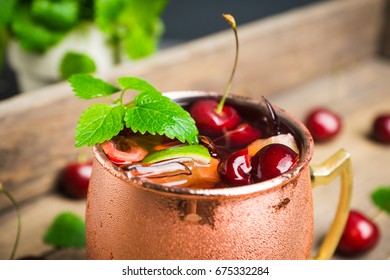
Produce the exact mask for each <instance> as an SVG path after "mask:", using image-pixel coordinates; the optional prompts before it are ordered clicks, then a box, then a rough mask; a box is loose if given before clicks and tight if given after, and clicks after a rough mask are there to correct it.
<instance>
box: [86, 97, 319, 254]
mask: <svg viewBox="0 0 390 280" xmlns="http://www.w3.org/2000/svg"><path fill="white" fill-rule="evenodd" d="M245 102H246V101H245ZM279 113H280V114H282V115H283V116H285V117H286V116H288V115H286V113H285V112H282V111H280V112H279ZM290 117H291V116H288V118H290ZM291 125H292V126H293V129H294V130H297V132H298V133H297V137H300V138H302V139H300V141H302V143H304V146H303V147H304V148H303V149H304V153H303V154H302V155H301V159H300V161H299V163H298V164H297V166H296V167H295V168H294V169H293V170H291V171H290V172H288V174H286V175H285V176H280V177H277V178H275V179H274V180H270V181H267V182H266V183H264V184H263V183H261V184H254V185H250V186H246V187H236V188H230V189H221V190H213V191H215V192H209V193H207V191H205V190H199V192H196V191H195V192H193V191H191V190H183V191H182V193H180V192H179V193H173V192H171V193H170V191H171V190H166V189H164V188H162V187H161V186H158V185H155V186H147V185H144V184H142V183H140V182H138V181H137V180H135V179H134V180H132V179H131V180H130V179H126V178H125V177H124V176H122V175H121V174H120V173H119V171H118V170H116V168H115V167H114V166H113V164H112V163H111V162H109V161H108V160H107V159H106V158H105V156H104V154H103V153H102V151H101V149H100V148H99V146H96V147H94V155H95V160H94V165H93V173H92V178H91V182H90V187H89V193H88V199H87V210H86V225H87V255H88V258H89V259H307V258H309V257H310V251H311V245H312V236H313V205H312V191H311V181H310V171H309V167H308V163H309V161H310V159H311V157H312V149H313V144H312V140H311V137H310V135H309V134H308V132H307V131H306V129H305V128H304V127H303V126H302V125H301V124H300V123H299V122H298V121H296V120H295V119H294V118H293V117H291Z"/></svg>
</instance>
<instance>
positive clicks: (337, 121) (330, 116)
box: [306, 107, 342, 142]
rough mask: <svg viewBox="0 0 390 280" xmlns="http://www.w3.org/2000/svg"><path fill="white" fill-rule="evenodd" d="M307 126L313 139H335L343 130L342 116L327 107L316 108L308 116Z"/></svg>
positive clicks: (321, 140) (323, 140) (322, 140)
mask: <svg viewBox="0 0 390 280" xmlns="http://www.w3.org/2000/svg"><path fill="white" fill-rule="evenodd" d="M306 126H307V128H308V129H309V131H310V133H311V135H312V136H313V139H314V140H315V141H318V142H325V141H329V140H331V139H333V138H334V137H335V136H336V135H337V134H338V133H339V132H340V130H341V127H342V123H341V118H340V117H339V116H338V115H337V114H336V113H334V112H332V111H330V110H329V109H327V108H322V107H319V108H316V109H314V110H312V111H311V112H310V113H309V114H308V116H307V118H306Z"/></svg>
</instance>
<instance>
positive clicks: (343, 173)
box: [311, 149, 353, 260]
mask: <svg viewBox="0 0 390 280" xmlns="http://www.w3.org/2000/svg"><path fill="white" fill-rule="evenodd" d="M311 175H312V186H313V188H315V187H316V186H318V185H327V184H329V183H330V182H332V181H333V180H334V179H335V178H337V177H338V176H340V177H341V190H340V198H339V202H338V206H337V211H336V214H335V216H334V218H333V223H332V225H331V227H330V230H329V231H328V233H327V235H326V237H325V239H324V241H323V242H322V245H321V247H320V249H319V250H318V253H317V256H316V257H315V258H314V259H316V260H326V259H330V258H331V257H332V256H333V254H334V252H335V250H336V248H337V245H338V243H339V241H340V238H341V235H342V234H343V231H344V227H345V224H346V222H347V219H348V214H349V209H350V204H351V196H352V182H353V180H352V164H351V156H350V154H349V153H348V152H346V151H345V150H343V149H341V150H339V151H338V152H336V153H335V154H334V155H332V156H331V157H330V158H328V159H327V160H325V161H324V162H323V163H322V164H319V165H313V166H311Z"/></svg>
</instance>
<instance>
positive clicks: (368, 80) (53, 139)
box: [0, 0, 390, 259]
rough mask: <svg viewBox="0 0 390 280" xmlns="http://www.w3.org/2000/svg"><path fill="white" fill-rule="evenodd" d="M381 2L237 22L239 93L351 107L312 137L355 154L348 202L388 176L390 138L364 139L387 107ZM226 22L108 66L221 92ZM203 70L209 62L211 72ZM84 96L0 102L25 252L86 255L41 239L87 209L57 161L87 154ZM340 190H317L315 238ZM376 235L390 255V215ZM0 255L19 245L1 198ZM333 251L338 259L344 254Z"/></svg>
mask: <svg viewBox="0 0 390 280" xmlns="http://www.w3.org/2000/svg"><path fill="white" fill-rule="evenodd" d="M385 2H386V1H384V0H353V1H350V0H344V1H329V2H324V3H321V4H317V5H313V6H309V7H307V8H304V9H298V10H295V11H292V12H289V13H286V14H282V15H279V16H276V17H272V18H270V19H266V20H262V21H259V22H255V23H252V24H249V25H246V26H242V27H241V28H240V27H239V36H240V42H241V52H240V62H239V69H238V70H237V76H236V78H235V81H234V86H233V91H234V92H236V93H238V94H242V95H248V96H252V97H260V96H261V95H265V96H266V97H267V98H268V99H269V100H270V101H271V102H272V103H274V104H276V105H278V106H280V107H282V108H284V109H286V110H287V111H290V112H291V113H293V114H294V115H296V116H297V117H298V118H301V119H303V117H304V115H305V113H306V112H307V111H308V110H309V109H310V108H312V107H314V106H315V105H320V104H328V105H329V106H330V107H331V108H332V109H334V110H336V111H338V112H339V113H340V114H341V115H342V116H343V121H344V129H343V132H342V134H341V135H340V136H339V137H338V138H337V139H335V141H332V142H331V143H328V144H323V145H316V149H315V157H314V159H313V162H314V163H319V162H321V161H323V160H325V159H326V158H327V157H329V156H330V155H331V154H332V153H333V152H336V151H337V150H338V149H339V148H341V147H343V148H345V149H346V150H348V151H349V152H350V153H351V155H352V161H353V171H354V181H355V184H354V196H353V199H352V206H353V207H354V208H357V209H359V210H361V211H363V212H366V213H370V215H373V214H372V213H376V211H375V208H374V206H373V204H372V203H371V201H370V197H369V195H370V192H371V191H372V189H373V188H375V187H376V186H378V185H382V184H390V175H389V172H388V170H387V169H386V164H387V162H388V160H389V159H390V148H389V147H388V146H385V145H380V144H378V143H375V142H373V141H372V140H370V139H369V138H368V136H367V135H368V133H369V130H370V125H371V122H372V119H373V117H374V116H375V115H376V114H377V113H379V112H382V111H390V79H389V76H390V64H389V62H388V61H387V60H386V59H384V58H380V57H376V53H377V50H378V42H379V35H380V34H381V30H382V23H383V22H384V19H383V11H384V5H385ZM233 46H234V45H233V38H232V34H231V32H230V31H226V32H221V33H218V34H215V35H212V36H209V37H206V38H203V39H200V40H197V41H194V42H191V43H188V44H185V45H180V46H177V47H173V48H170V49H167V50H164V51H161V52H160V53H158V54H157V55H156V56H154V57H153V58H151V59H148V60H144V61H141V62H138V63H136V64H124V65H121V66H119V67H117V68H115V69H113V70H112V71H110V72H108V73H101V74H100V76H101V77H103V78H105V79H107V80H109V81H114V80H115V79H116V78H117V77H120V76H124V75H137V76H141V77H143V78H145V79H148V80H149V81H151V82H152V83H153V84H155V85H156V86H157V87H158V88H160V89H161V90H163V91H171V90H185V89H204V90H223V88H224V85H225V83H226V80H227V77H228V74H229V69H230V67H231V64H232V60H233V51H234V48H233ZM205 69H207V71H206V70H205ZM87 106H88V104H87V103H86V102H83V101H79V100H77V99H76V98H74V97H73V96H72V93H71V90H70V88H69V86H68V84H66V83H59V84H56V85H53V86H48V87H45V88H43V89H41V90H37V91H35V92H30V93H25V94H22V95H20V96H18V97H15V98H12V99H10V100H7V101H4V102H2V103H0V128H1V129H0V159H1V160H0V180H1V181H2V182H3V183H4V185H5V186H6V187H7V188H8V189H9V190H10V192H12V193H13V194H14V196H15V197H16V199H17V200H18V201H19V203H20V207H21V212H22V220H23V226H22V235H21V240H20V246H19V249H18V251H17V256H18V257H19V256H25V255H39V254H42V253H45V252H48V254H47V257H48V258H54V259H80V258H81V259H82V258H84V257H85V254H84V252H83V250H81V251H78V250H76V251H69V250H65V251H56V252H54V253H53V252H51V248H50V246H48V245H45V244H44V243H43V241H42V237H43V234H44V231H45V230H46V228H47V227H48V226H49V224H50V222H51V221H52V219H53V218H54V216H55V215H57V214H58V213H59V212H61V211H66V210H70V211H73V212H75V213H78V214H79V215H80V216H83V215H84V209H85V201H84V200H79V201H74V200H70V199H67V198H64V197H62V196H61V195H60V194H58V193H56V191H55V187H54V186H55V181H56V177H57V175H58V172H59V170H61V168H62V167H63V166H65V165H66V164H67V163H69V162H70V161H73V160H76V159H77V156H78V155H79V154H80V153H87V154H89V149H88V148H86V149H82V150H76V149H75V148H74V146H73V144H74V140H73V135H74V128H75V125H76V122H77V118H78V116H79V115H80V113H81V112H82V110H84V109H85V108H86V107H87ZM337 195H338V186H337V182H335V183H334V184H332V185H331V186H329V187H320V188H318V189H315V190H313V196H314V201H315V221H316V224H315V242H314V244H315V246H314V249H313V251H315V250H316V248H317V245H318V243H319V242H320V240H321V238H322V236H323V235H324V233H325V232H326V230H327V227H328V226H329V223H330V220H331V218H332V214H333V210H332V209H334V208H335V206H334V205H335V202H334V201H336V200H337ZM375 220H376V221H377V222H378V223H379V224H380V227H381V231H382V238H381V240H380V244H379V245H378V246H377V247H376V248H375V249H374V250H372V251H371V252H369V253H368V254H365V255H362V256H359V258H361V259H389V258H390V245H388V244H390V217H388V216H386V215H384V214H380V215H378V216H376V217H375ZM0 225H1V229H2V233H1V234H0V259H6V258H7V257H8V256H9V254H10V251H11V247H12V242H13V239H14V236H15V230H16V216H15V212H14V211H13V209H12V207H11V204H10V203H9V202H8V201H7V200H6V199H5V198H4V197H0ZM335 258H338V257H337V256H336V257H335Z"/></svg>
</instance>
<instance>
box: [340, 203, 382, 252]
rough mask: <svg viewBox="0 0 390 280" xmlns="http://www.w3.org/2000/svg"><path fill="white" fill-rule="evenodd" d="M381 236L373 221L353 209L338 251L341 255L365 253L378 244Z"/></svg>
mask: <svg viewBox="0 0 390 280" xmlns="http://www.w3.org/2000/svg"><path fill="white" fill-rule="evenodd" d="M379 237H380V232H379V229H378V227H377V226H376V224H375V223H374V222H373V221H371V220H369V219H368V218H367V217H366V216H365V215H363V214H362V213H360V212H358V211H356V210H351V211H350V213H349V216H348V220H347V223H346V225H345V228H344V232H343V235H342V236H341V239H340V242H339V244H338V246H337V250H336V251H337V253H339V254H341V255H355V254H360V253H364V252H366V251H368V250H369V249H371V248H373V247H374V246H375V245H376V244H377V242H378V240H379Z"/></svg>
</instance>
